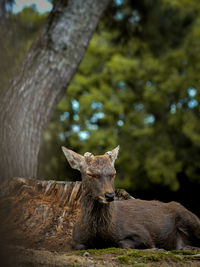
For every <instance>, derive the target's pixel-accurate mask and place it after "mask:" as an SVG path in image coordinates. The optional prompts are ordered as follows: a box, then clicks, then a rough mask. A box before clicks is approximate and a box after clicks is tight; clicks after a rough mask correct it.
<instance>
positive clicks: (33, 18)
mask: <svg viewBox="0 0 200 267" xmlns="http://www.w3.org/2000/svg"><path fill="white" fill-rule="evenodd" d="M13 2H14V1H11V0H3V1H2V2H1V5H0V51H3V52H1V53H0V62H1V64H0V81H1V90H0V94H1V93H2V92H3V91H4V90H6V89H7V87H8V85H9V81H10V78H11V77H13V75H14V74H15V73H16V71H17V68H18V66H19V65H20V63H21V62H22V60H23V57H24V55H25V53H26V51H27V50H28V48H29V47H30V45H31V42H32V40H33V39H34V38H35V36H36V35H37V34H38V31H39V30H40V28H41V26H42V25H43V23H44V21H45V18H46V15H47V14H44V15H40V14H38V12H36V10H35V9H34V6H32V7H28V8H24V10H23V11H22V12H20V13H18V14H12V5H13Z"/></svg>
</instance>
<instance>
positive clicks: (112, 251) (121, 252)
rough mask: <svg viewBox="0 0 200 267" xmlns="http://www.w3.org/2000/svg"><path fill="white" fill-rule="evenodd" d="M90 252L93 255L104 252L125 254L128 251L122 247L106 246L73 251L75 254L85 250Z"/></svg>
mask: <svg viewBox="0 0 200 267" xmlns="http://www.w3.org/2000/svg"><path fill="white" fill-rule="evenodd" d="M86 251H87V252H89V253H90V254H91V255H104V254H111V253H112V254H123V253H125V252H126V250H125V249H121V248H105V249H88V250H78V251H73V254H76V255H83V254H84V253H85V252H86Z"/></svg>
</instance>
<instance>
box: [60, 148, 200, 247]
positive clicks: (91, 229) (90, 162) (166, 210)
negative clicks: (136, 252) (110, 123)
mask: <svg viewBox="0 0 200 267" xmlns="http://www.w3.org/2000/svg"><path fill="white" fill-rule="evenodd" d="M65 149H66V148H64V149H63V151H64V153H65V155H66V157H67V159H68V161H69V162H72V160H71V157H73V159H74V158H76V160H78V161H79V162H77V161H76V162H75V165H74V164H71V166H72V167H73V168H76V169H79V170H80V171H81V174H82V185H83V194H82V201H81V216H80V219H79V221H78V222H77V223H76V225H75V226H74V230H73V243H74V248H76V249H86V248H103V247H109V246H115V247H122V248H141V249H145V248H155V247H156V248H164V249H167V250H171V249H181V248H183V247H184V246H188V245H190V246H196V247H200V220H199V218H198V217H197V216H195V215H194V214H193V213H191V212H190V211H188V210H187V209H185V208H184V207H183V206H182V205H180V204H179V203H176V202H170V203H162V202H159V201H145V200H140V199H131V200H124V201H113V202H112V203H109V202H107V200H106V197H105V194H106V193H109V194H112V193H113V192H114V176H115V169H114V161H115V159H116V157H117V153H118V149H119V148H116V149H114V150H112V151H111V152H107V153H106V154H105V155H103V156H93V155H92V154H90V156H89V157H88V155H87V157H83V156H80V155H78V154H77V153H75V152H73V151H71V150H65ZM74 153H75V154H74Z"/></svg>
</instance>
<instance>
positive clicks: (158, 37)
mask: <svg viewBox="0 0 200 267" xmlns="http://www.w3.org/2000/svg"><path fill="white" fill-rule="evenodd" d="M199 7H200V5H199V3H198V2H197V1H195V0H194V1H184V2H183V1H176V4H174V1H170V0H168V1H167V0H165V1H164V0H163V1H161V0H157V1H153V2H152V1H148V0H146V1H134V2H133V1H116V2H115V3H114V2H113V5H112V8H110V9H109V11H108V13H107V15H106V16H105V18H104V20H103V21H102V22H101V23H100V25H99V27H98V31H97V32H96V33H95V35H94V36H93V39H92V41H91V43H90V46H89V49H88V51H87V53H86V55H85V58H84V60H83V62H82V64H81V65H80V67H79V70H78V73H77V74H76V76H75V77H74V79H73V81H72V83H71V85H70V87H69V89H68V91H67V95H66V97H65V98H64V99H63V100H62V101H61V102H60V104H59V105H58V109H57V111H56V114H55V115H54V118H53V120H52V121H51V122H50V124H49V128H48V130H47V131H46V132H45V135H44V140H43V146H42V149H41V153H40V162H41V164H40V168H39V173H40V175H39V176H40V177H51V176H52V174H53V175H54V176H53V178H55V177H58V179H73V178H75V179H77V174H76V173H74V172H71V171H70V169H67V168H68V165H67V164H66V162H65V159H64V157H62V156H61V152H60V146H61V145H63V144H64V145H66V146H69V147H71V148H73V149H75V150H76V151H78V152H79V153H84V152H85V151H92V152H93V153H96V154H99V153H102V152H103V151H106V150H109V149H111V148H112V147H115V146H116V145H117V144H120V146H121V150H120V154H119V155H120V156H119V159H118V161H117V168H118V180H117V181H118V186H120V187H123V188H126V189H127V190H128V191H129V192H131V193H132V194H134V195H136V196H140V197H145V198H152V197H153V198H159V197H160V199H163V200H170V199H177V200H179V201H181V202H182V203H183V204H185V205H186V206H188V207H189V205H191V207H189V208H193V210H194V209H195V203H198V194H196V195H195V192H197V191H198V190H199V187H200V183H199V182H200V180H199V168H200V165H199V164H200V163H199V162H200V160H199V155H200V154H199V151H200V142H199V141H200V140H199V138H200V137H199V136H200V135H199V133H200V126H199V123H198V121H199V97H200V96H199V67H200V65H199V62H200V61H199V55H200V54H199V43H200V30H199V27H198V25H199V19H200V12H199ZM47 153H48V155H51V156H49V157H48V158H47V157H46V154H47ZM190 190H191V191H190ZM195 190H196V191H195ZM141 192H143V193H141ZM173 192H176V194H173ZM190 192H193V195H192V197H191V196H189V194H190ZM186 196H187V197H186ZM180 198H181V199H180ZM191 198H192V199H193V200H192V199H191ZM187 199H188V203H187ZM196 207H197V205H196ZM196 212H197V210H196Z"/></svg>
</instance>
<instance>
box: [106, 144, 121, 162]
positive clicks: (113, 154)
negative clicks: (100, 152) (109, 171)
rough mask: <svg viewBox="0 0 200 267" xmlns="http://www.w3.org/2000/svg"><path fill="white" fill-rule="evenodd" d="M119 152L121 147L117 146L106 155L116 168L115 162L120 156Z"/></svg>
mask: <svg viewBox="0 0 200 267" xmlns="http://www.w3.org/2000/svg"><path fill="white" fill-rule="evenodd" d="M118 152H119V146H117V147H116V148H114V149H113V150H111V151H108V152H106V153H105V155H108V156H109V158H110V160H111V162H112V165H113V166H114V163H115V160H116V158H117V156H118Z"/></svg>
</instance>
